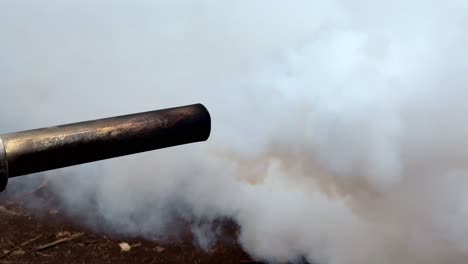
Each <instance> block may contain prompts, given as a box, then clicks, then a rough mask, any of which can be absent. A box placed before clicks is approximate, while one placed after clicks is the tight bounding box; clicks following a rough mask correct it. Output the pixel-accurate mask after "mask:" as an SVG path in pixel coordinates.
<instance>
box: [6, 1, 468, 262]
mask: <svg viewBox="0 0 468 264" xmlns="http://www.w3.org/2000/svg"><path fill="white" fill-rule="evenodd" d="M467 9H468V2H467V1H460V0H458V1H457V0H448V1H436V0H426V1H420V0H414V1H404V0H393V1H370V0H352V1H347V0H330V1H308V0H290V1H271V0H238V1H220V0H216V1H215V0H200V1H189V0H175V1H163V0H161V1H124V0H120V1H117V0H112V1H111V0H101V1H91V0H84V1H72V0H70V1H55V0H43V1H33V0H29V1H28V0H4V1H1V2H0V89H1V94H0V99H1V103H0V113H1V117H0V121H1V122H0V132H1V133H6V132H13V131H16V130H23V129H29V128H35V127H44V126H49V125H56V124H61V123H70V122H74V121H81V120H88V119H94V118H100V117H107V116H114V115H120V114H126V113H134V112H139V111H145V110H153V109H159V108H165V107H171V106H178V105H184V104H191V103H196V102H201V103H204V104H205V105H206V106H207V107H208V109H209V110H210V112H211V114H212V117H213V132H212V137H211V139H210V140H209V141H208V142H206V143H202V144H193V145H187V146H180V147H176V148H171V149H165V150H161V151H155V152H150V153H145V154H140V155H135V156H131V157H125V158H120V159H116V160H110V161H106V162H99V163H96V164H92V165H84V166H79V167H73V168H68V169H62V170H58V171H54V172H51V173H47V177H50V179H51V181H52V186H53V187H54V190H55V192H57V193H58V195H59V196H60V199H62V200H63V202H64V203H65V204H66V205H67V210H68V211H69V212H70V213H71V214H73V215H76V216H80V217H81V218H82V219H83V221H84V222H86V223H87V224H89V225H90V226H98V223H96V221H95V218H94V217H90V216H87V212H88V211H90V210H91V208H93V210H96V211H97V212H98V214H99V217H100V218H101V219H102V220H100V221H103V223H105V226H107V227H108V228H110V229H111V230H113V231H115V232H120V233H125V234H132V235H141V236H145V237H147V238H158V237H163V236H164V235H165V234H167V232H168V230H169V229H170V228H174V224H173V222H172V217H173V215H174V212H178V214H182V215H185V216H186V217H187V219H191V220H192V221H193V222H194V223H195V224H194V227H193V231H194V233H195V234H196V235H197V234H198V236H197V237H198V238H199V243H200V245H201V246H204V247H209V246H210V243H212V240H213V239H214V238H215V235H216V234H215V233H213V232H214V231H212V230H210V227H209V226H208V227H207V226H206V225H205V224H197V223H205V222H204V221H208V222H209V221H210V220H214V219H217V218H222V217H228V218H232V219H234V220H235V221H236V222H237V223H238V224H239V225H240V228H241V230H240V232H241V233H240V238H239V239H240V242H241V244H242V246H243V247H244V249H245V250H246V251H247V252H248V253H250V254H251V255H252V256H253V257H255V258H258V259H260V260H268V261H273V262H275V261H278V262H281V261H291V260H295V259H297V258H299V257H301V256H305V257H306V258H307V259H308V260H309V261H311V262H317V263H329V264H362V263H380V264H385V263H399V264H422V263H425V264H431V263H432V264H438V263H455V264H456V263H465V262H466V259H467V258H468V225H467V222H468V124H465V122H466V114H467V113H468V89H467V86H466V85H467V84H468V74H467V73H468V52H467V50H466V47H468V16H467V14H468V13H467V11H468V10H467ZM28 179H30V178H28ZM15 181H17V182H18V181H26V178H24V179H15V180H13V182H15Z"/></svg>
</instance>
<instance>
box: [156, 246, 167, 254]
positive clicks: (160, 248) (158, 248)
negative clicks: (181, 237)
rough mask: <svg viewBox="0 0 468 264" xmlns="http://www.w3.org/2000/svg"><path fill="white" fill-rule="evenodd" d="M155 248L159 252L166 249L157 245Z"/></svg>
mask: <svg viewBox="0 0 468 264" xmlns="http://www.w3.org/2000/svg"><path fill="white" fill-rule="evenodd" d="M153 250H155V251H156V252H158V253H162V252H163V251H164V250H166V249H165V248H163V247H155V248H154V249H153Z"/></svg>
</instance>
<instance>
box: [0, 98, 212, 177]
mask: <svg viewBox="0 0 468 264" xmlns="http://www.w3.org/2000/svg"><path fill="white" fill-rule="evenodd" d="M210 131H211V118H210V114H209V112H208V110H207V109H206V108H205V107H204V106H203V105H201V104H195V105H189V106H183V107H176V108H170V109H163V110H157V111H151V112H145V113H139V114H132V115H125V116H118V117H112V118H105V119H100V120H94V121H87V122H80V123H74V124H68V125H62V126H57V127H49V128H42V129H36V130H29V131H23V132H17V133H11V134H5V135H0V138H1V139H3V144H4V148H5V152H4V153H6V159H4V160H7V164H6V165H7V166H8V168H7V170H6V171H7V173H8V174H9V175H8V176H9V177H16V176H21V175H26V174H31V173H35V172H41V171H46V170H52V169H57V168H62V167H67V166H73V165H77V164H82V163H88V162H93V161H98V160H104V159H109V158H114V157H119V156H124V155H129V154H135V153H139V152H144V151H150V150H155V149H160V148H165V147H171V146H177V145H181V144H188V143H193V142H199V141H205V140H207V139H208V137H209V135H210ZM0 155H1V154H0ZM0 161H1V157H0ZM0 166H1V165H0ZM0 169H1V167H0Z"/></svg>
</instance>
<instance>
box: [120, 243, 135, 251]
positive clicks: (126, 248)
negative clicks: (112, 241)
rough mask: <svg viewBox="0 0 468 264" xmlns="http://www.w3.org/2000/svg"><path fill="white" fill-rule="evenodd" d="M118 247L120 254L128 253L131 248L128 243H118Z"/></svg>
mask: <svg viewBox="0 0 468 264" xmlns="http://www.w3.org/2000/svg"><path fill="white" fill-rule="evenodd" d="M119 246H120V250H121V251H122V252H128V251H130V249H132V247H131V246H130V245H129V244H128V243H125V242H122V243H120V244H119Z"/></svg>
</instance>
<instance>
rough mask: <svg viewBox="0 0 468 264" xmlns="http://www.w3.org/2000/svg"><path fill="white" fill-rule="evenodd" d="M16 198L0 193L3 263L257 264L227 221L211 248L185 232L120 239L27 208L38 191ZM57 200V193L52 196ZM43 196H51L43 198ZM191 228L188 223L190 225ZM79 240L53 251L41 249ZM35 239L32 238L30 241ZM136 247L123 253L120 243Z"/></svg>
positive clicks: (0, 254) (0, 257)
mask: <svg viewBox="0 0 468 264" xmlns="http://www.w3.org/2000/svg"><path fill="white" fill-rule="evenodd" d="M44 189H47V186H45V187H44V186H42V187H41V189H40V190H35V191H33V192H34V193H27V194H25V195H24V196H22V197H20V198H18V197H16V198H11V197H7V196H6V195H4V194H2V195H0V264H1V263H57V264H58V263H60V264H62V263H154V264H156V263H169V264H170V263H214V264H220V263H236V264H237V263H259V262H255V261H252V259H251V258H250V257H249V256H248V255H247V254H246V253H245V252H244V251H243V250H242V249H241V247H240V246H239V244H238V243H237V239H236V236H237V233H238V232H237V229H238V228H237V226H236V225H235V224H234V223H232V222H230V221H223V222H222V223H220V225H221V226H222V230H223V231H222V233H223V236H222V237H223V239H222V240H220V241H218V243H217V244H216V245H215V246H214V247H213V248H212V249H210V250H208V251H205V250H202V249H200V248H199V247H197V246H195V245H194V243H193V237H192V236H191V234H190V232H189V231H187V232H185V233H183V234H182V235H179V236H178V239H174V240H170V242H167V241H166V242H162V241H148V240H144V239H139V238H129V237H116V236H112V235H111V234H106V233H97V232H93V231H91V230H89V229H87V228H85V227H83V226H82V225H80V224H79V223H73V221H72V219H71V218H70V217H67V216H66V215H64V214H63V213H62V212H61V211H60V210H54V208H53V207H50V208H45V209H44V212H43V214H42V215H38V214H37V212H35V213H34V214H33V213H32V211H31V210H28V209H27V208H28V206H27V205H26V203H25V201H26V200H27V199H37V195H36V193H37V192H41V191H42V192H44ZM52 196H53V195H52ZM45 197H50V194H49V196H47V195H46V196H45ZM187 226H188V225H187ZM80 233H82V235H81V236H79V237H77V238H75V239H73V240H70V241H66V242H63V243H60V244H57V245H54V246H50V247H49V248H46V249H43V250H38V247H40V246H43V245H46V244H49V243H51V242H55V241H57V240H59V239H63V238H65V239H67V238H68V239H69V238H70V237H73V236H74V235H76V234H80ZM31 239H34V240H31ZM121 242H126V243H128V244H129V245H131V246H132V248H131V250H130V251H128V252H122V250H121V248H120V246H119V243H121Z"/></svg>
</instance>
